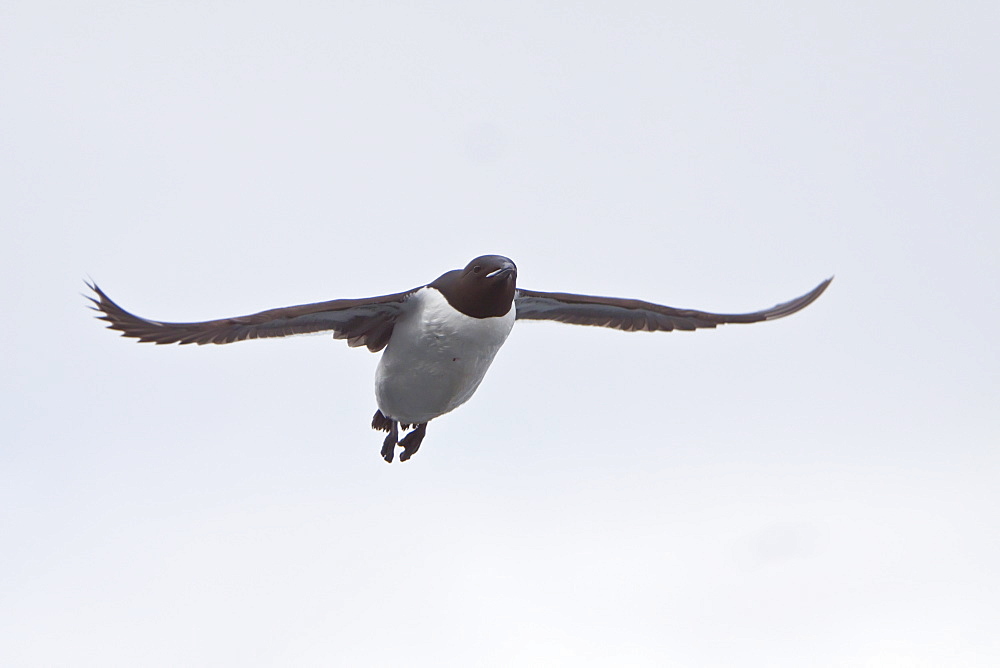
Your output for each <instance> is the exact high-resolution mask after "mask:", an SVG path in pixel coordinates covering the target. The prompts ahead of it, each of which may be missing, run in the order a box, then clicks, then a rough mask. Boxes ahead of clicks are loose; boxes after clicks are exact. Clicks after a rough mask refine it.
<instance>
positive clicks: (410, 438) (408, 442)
mask: <svg viewBox="0 0 1000 668" xmlns="http://www.w3.org/2000/svg"><path fill="white" fill-rule="evenodd" d="M426 432H427V423H426V422H423V423H421V424H418V425H417V426H416V427H415V428H414V430H413V431H411V432H410V433H409V434H407V435H406V436H404V437H403V440H402V441H400V442H399V444H400V445H401V446H402V447H403V452H402V453H400V455H399V461H401V462H405V461H406V460H407V459H409V458H410V457H412V456H413V455H414V454H415V453H416V452H417V450H419V449H420V444H421V442H423V440H424V434H425V433H426Z"/></svg>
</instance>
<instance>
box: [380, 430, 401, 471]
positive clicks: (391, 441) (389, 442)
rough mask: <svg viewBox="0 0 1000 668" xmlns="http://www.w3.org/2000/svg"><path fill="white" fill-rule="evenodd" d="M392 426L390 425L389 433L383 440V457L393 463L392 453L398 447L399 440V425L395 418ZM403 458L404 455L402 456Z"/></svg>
mask: <svg viewBox="0 0 1000 668" xmlns="http://www.w3.org/2000/svg"><path fill="white" fill-rule="evenodd" d="M391 422H392V426H391V427H389V430H388V431H389V435H388V436H386V437H385V440H384V441H382V459H384V460H385V461H387V462H389V463H390V464H391V463H392V453H393V451H394V450H395V449H396V442H397V441H399V427H398V426H397V424H396V421H395V420H392V421H391ZM400 459H402V457H400Z"/></svg>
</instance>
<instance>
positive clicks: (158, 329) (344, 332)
mask: <svg viewBox="0 0 1000 668" xmlns="http://www.w3.org/2000/svg"><path fill="white" fill-rule="evenodd" d="M87 285H88V286H89V287H90V289H91V290H93V291H94V293H95V294H96V297H95V296H89V295H88V296H87V298H88V299H90V300H91V301H92V302H94V304H93V306H92V307H91V308H93V309H94V310H95V311H98V312H99V313H100V315H98V316H97V317H98V318H99V319H101V320H106V321H107V322H109V323H111V324H109V325H108V329H114V330H117V331H119V332H121V333H122V336H127V337H130V338H133V339H138V340H139V341H141V342H147V343H160V344H164V343H180V344H182V345H183V344H187V343H197V344H198V345H204V344H206V343H219V344H221V343H232V342H234V341H243V340H245V339H264V338H270V337H276V336H292V335H295V334H309V333H312V332H322V331H332V332H333V337H334V338H336V339H347V345H349V346H352V347H356V346H368V350H370V351H372V352H373V353H374V352H378V351H379V350H382V349H383V348H385V346H386V344H387V343H389V337H390V336H392V328H393V326H394V325H395V324H396V318H397V317H398V316H399V314H400V313H401V312H402V310H403V304H404V302H405V301H406V300H407V299H408V298H409V297H410V295H412V294H413V293H414V292H416V291H417V290H419V289H420V288H414V289H413V290H410V291H408V292H399V293H396V294H393V295H382V296H380V297H371V298H368V299H334V300H333V301H328V302H318V303H316V304H302V305H300V306H288V307H285V308H276V309H271V310H269V311H261V312H260V313H254V314H253V315H245V316H240V317H237V318H223V319H221V320H206V321H205V322H158V321H156V320H147V319H145V318H140V317H139V316H136V315H132V314H131V313H129V312H128V311H126V310H125V309H123V308H122V307H121V306H119V305H118V304H116V303H114V302H113V301H111V299H110V298H109V297H108V296H107V295H106V294H104V291H103V290H101V289H100V288H99V287H97V285H96V284H94V283H88V284H87Z"/></svg>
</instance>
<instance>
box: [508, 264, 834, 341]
mask: <svg viewBox="0 0 1000 668" xmlns="http://www.w3.org/2000/svg"><path fill="white" fill-rule="evenodd" d="M832 280H833V277H830V278H828V279H826V280H825V281H823V282H822V283H820V284H819V285H817V286H816V287H815V288H813V289H812V290H811V291H809V292H807V293H806V294H804V295H802V296H801V297H796V298H795V299H792V300H790V301H787V302H783V303H781V304H778V305H776V306H772V307H771V308H769V309H764V310H762V311H754V312H753V313H732V314H727V313H710V312H708V311H696V310H693V309H678V308H673V307H671V306H663V305H662V304H653V303H650V302H644V301H641V300H638V299H619V298H617V297H596V296H592V295H575V294H570V293H565V292H537V291H534V290H522V289H518V291H517V294H516V296H515V297H514V305H515V308H516V309H517V319H518V320H555V321H557V322H565V323H569V324H572V325H591V326H595V327H610V328H612V329H620V330H622V331H626V332H636V331H645V332H670V331H673V330H675V329H680V330H685V331H690V330H695V329H703V328H712V327H716V326H718V325H725V324H729V323H751V322H761V321H764V320H777V319H778V318H784V317H785V316H788V315H791V314H793V313H795V312H797V311H801V310H802V309H804V308H805V307H806V306H808V305H809V304H811V303H813V302H814V301H816V299H817V298H818V297H819V296H820V295H821V294H823V291H824V290H826V288H827V286H828V285H830V281H832Z"/></svg>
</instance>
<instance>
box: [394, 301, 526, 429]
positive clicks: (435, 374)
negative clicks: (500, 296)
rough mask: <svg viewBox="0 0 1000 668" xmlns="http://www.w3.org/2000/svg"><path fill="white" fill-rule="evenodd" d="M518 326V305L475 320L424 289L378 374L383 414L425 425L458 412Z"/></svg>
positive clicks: (399, 322)
mask: <svg viewBox="0 0 1000 668" xmlns="http://www.w3.org/2000/svg"><path fill="white" fill-rule="evenodd" d="M513 326H514V307H513V305H512V306H511V308H510V311H508V312H507V314H506V315H503V316H500V317H497V318H471V317H469V316H467V315H464V314H462V313H460V312H458V311H456V310H455V309H454V308H452V306H451V305H450V304H449V303H448V301H447V300H446V299H445V298H444V295H442V294H441V293H440V292H438V291H437V290H436V289H434V288H422V289H420V290H419V291H418V292H416V293H415V294H414V295H413V296H412V297H410V298H409V299H408V300H407V301H406V311H405V313H403V314H402V315H400V317H399V319H398V320H397V321H396V325H395V327H394V328H393V330H392V338H391V339H390V340H389V345H388V346H386V349H385V352H383V353H382V358H381V359H380V360H379V363H378V369H377V370H376V371H375V399H376V401H377V402H378V407H379V410H380V411H382V413H383V414H384V415H385V416H387V417H390V418H392V419H394V420H398V421H400V422H405V423H409V424H420V423H422V422H427V421H428V420H432V419H434V418H436V417H438V416H439V415H444V414H445V413H447V412H449V411H452V410H454V409H456V408H458V407H459V406H461V405H462V404H464V403H465V402H466V401H468V400H469V398H470V397H471V396H472V395H473V394H474V393H475V391H476V388H478V387H479V384H480V383H481V382H482V381H483V376H485V375H486V371H487V369H489V368H490V364H491V363H492V362H493V358H494V356H496V354H497V351H498V350H500V346H502V345H503V343H504V341H506V340H507V335H508V334H510V330H511V328H512V327H513Z"/></svg>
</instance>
